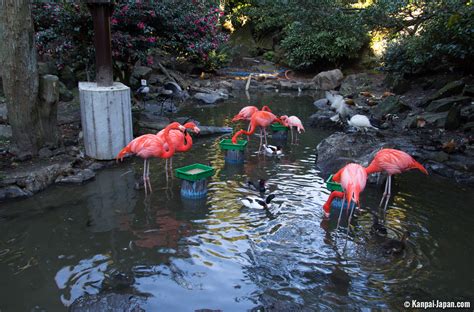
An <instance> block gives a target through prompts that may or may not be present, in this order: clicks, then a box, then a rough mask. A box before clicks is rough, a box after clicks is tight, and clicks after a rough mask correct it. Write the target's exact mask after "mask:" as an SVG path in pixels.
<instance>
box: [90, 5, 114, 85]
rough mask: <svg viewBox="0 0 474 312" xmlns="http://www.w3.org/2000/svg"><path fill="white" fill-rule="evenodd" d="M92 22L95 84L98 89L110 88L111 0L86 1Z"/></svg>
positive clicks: (111, 80)
mask: <svg viewBox="0 0 474 312" xmlns="http://www.w3.org/2000/svg"><path fill="white" fill-rule="evenodd" d="M86 2H87V4H88V6H89V9H90V11H91V14H92V19H93V20H94V46H95V65H96V77H95V78H96V82H97V86H99V87H110V86H112V84H113V82H114V79H113V68H112V46H111V41H110V17H111V16H112V12H113V1H112V0H87V1H86Z"/></svg>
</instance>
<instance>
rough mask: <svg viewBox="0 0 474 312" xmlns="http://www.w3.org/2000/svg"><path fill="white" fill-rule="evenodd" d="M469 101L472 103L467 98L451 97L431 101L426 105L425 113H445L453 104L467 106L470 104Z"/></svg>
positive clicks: (470, 99)
mask: <svg viewBox="0 0 474 312" xmlns="http://www.w3.org/2000/svg"><path fill="white" fill-rule="evenodd" d="M471 101H472V98H470V97H468V96H452V97H448V98H443V99H439V100H436V101H432V102H431V103H430V104H429V105H428V107H426V111H428V112H435V113H439V112H447V111H449V110H450V109H451V107H453V106H454V105H455V104H461V105H467V104H469V103H471Z"/></svg>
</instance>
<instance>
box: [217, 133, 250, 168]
mask: <svg viewBox="0 0 474 312" xmlns="http://www.w3.org/2000/svg"><path fill="white" fill-rule="evenodd" d="M247 143H248V141H247V140H237V144H233V143H232V140H231V139H223V140H222V141H220V143H219V145H220V147H221V149H222V150H223V151H225V157H224V160H225V162H226V163H230V164H240V163H243V162H244V158H245V157H244V150H245V147H247Z"/></svg>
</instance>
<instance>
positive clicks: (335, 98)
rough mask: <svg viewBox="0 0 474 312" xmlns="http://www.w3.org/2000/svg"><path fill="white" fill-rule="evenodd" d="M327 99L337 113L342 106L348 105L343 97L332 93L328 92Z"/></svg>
mask: <svg viewBox="0 0 474 312" xmlns="http://www.w3.org/2000/svg"><path fill="white" fill-rule="evenodd" d="M326 99H328V101H329V103H331V109H332V110H334V111H336V110H337V109H338V108H339V107H340V106H341V105H346V103H345V102H344V97H343V96H342V95H339V94H333V93H332V92H331V91H326Z"/></svg>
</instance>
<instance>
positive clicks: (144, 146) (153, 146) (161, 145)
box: [116, 122, 185, 194]
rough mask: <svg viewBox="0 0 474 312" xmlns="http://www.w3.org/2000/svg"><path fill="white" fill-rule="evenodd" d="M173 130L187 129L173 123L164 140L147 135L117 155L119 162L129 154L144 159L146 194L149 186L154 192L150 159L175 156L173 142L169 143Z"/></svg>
mask: <svg viewBox="0 0 474 312" xmlns="http://www.w3.org/2000/svg"><path fill="white" fill-rule="evenodd" d="M172 129H179V130H180V131H185V128H184V127H183V126H181V125H180V124H179V123H178V122H173V123H171V124H169V125H168V126H167V127H166V128H165V133H164V138H163V139H161V138H159V137H157V136H156V135H154V134H145V135H142V136H139V137H138V138H135V139H133V140H132V141H131V142H130V143H128V144H127V146H125V147H124V148H123V149H122V150H121V151H120V152H119V153H118V154H117V157H116V159H117V161H118V160H119V159H120V160H123V157H124V156H125V155H128V154H135V155H137V156H138V157H141V158H143V160H144V161H143V183H144V185H145V194H146V193H147V185H148V187H149V188H150V192H151V191H152V189H151V183H150V176H149V174H150V164H149V163H148V158H150V157H160V158H165V157H169V155H173V154H174V145H173V144H171V141H169V132H170V131H171V130H172ZM166 143H168V147H169V148H168V149H166V147H165V144H166Z"/></svg>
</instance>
